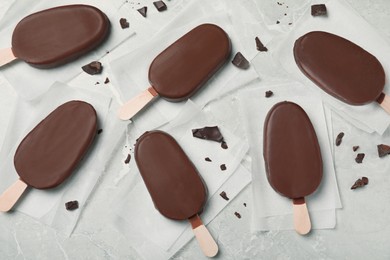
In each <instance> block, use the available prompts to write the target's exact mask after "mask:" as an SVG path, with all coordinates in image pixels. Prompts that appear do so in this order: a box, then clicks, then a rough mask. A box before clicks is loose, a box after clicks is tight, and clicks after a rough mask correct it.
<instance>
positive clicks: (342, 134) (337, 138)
mask: <svg viewBox="0 0 390 260" xmlns="http://www.w3.org/2000/svg"><path fill="white" fill-rule="evenodd" d="M343 137H344V133H343V132H341V133H339V134H338V135H337V137H336V146H339V145H340V144H341V141H342V140H343Z"/></svg>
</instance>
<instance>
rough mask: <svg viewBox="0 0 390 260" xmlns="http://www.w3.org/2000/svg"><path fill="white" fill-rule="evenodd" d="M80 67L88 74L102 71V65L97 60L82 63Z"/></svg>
mask: <svg viewBox="0 0 390 260" xmlns="http://www.w3.org/2000/svg"><path fill="white" fill-rule="evenodd" d="M82 69H83V71H85V72H86V73H88V74H89V75H96V74H100V73H102V70H103V66H102V64H101V63H100V62H99V61H92V62H91V63H89V64H87V65H84V66H83V67H82Z"/></svg>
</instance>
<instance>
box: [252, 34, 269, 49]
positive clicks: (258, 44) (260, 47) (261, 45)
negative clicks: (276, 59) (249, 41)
mask: <svg viewBox="0 0 390 260" xmlns="http://www.w3.org/2000/svg"><path fill="white" fill-rule="evenodd" d="M255 41H256V49H257V50H258V51H268V49H267V47H265V46H264V44H263V43H262V42H261V41H260V39H259V37H256V38H255Z"/></svg>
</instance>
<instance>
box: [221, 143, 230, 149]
mask: <svg viewBox="0 0 390 260" xmlns="http://www.w3.org/2000/svg"><path fill="white" fill-rule="evenodd" d="M221 147H222V149H228V148H229V147H228V145H227V143H226V142H225V141H222V143H221Z"/></svg>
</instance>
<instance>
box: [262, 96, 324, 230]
mask: <svg viewBox="0 0 390 260" xmlns="http://www.w3.org/2000/svg"><path fill="white" fill-rule="evenodd" d="M263 138H264V142H263V144H264V147H263V156H264V161H265V169H266V174H267V178H268V182H269V183H270V185H271V186H272V188H273V189H274V190H275V191H276V192H278V193H279V194H281V195H282V196H285V197H288V198H290V199H292V200H293V208H294V210H293V211H294V227H295V230H296V231H297V232H298V233H299V234H307V233H308V232H309V231H310V229H311V222H310V217H309V214H308V211H307V207H306V203H305V197H306V196H308V195H310V194H311V193H313V192H314V191H315V190H316V189H317V187H318V186H319V184H320V182H321V179H322V158H321V151H320V146H319V143H318V140H317V136H316V133H315V131H314V128H313V125H312V124H311V121H310V119H309V117H308V116H307V114H306V113H305V111H304V110H303V109H302V108H301V107H300V106H298V105H297V104H295V103H292V102H287V101H285V102H280V103H277V104H276V105H274V106H273V107H272V108H271V110H270V111H269V112H268V114H267V117H266V120H265V122H264V137H263Z"/></svg>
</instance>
